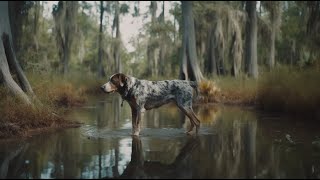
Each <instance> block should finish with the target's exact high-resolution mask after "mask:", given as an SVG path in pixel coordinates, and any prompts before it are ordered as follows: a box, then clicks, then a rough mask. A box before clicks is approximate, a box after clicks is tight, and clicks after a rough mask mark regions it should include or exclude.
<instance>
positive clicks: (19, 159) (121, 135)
mask: <svg viewBox="0 0 320 180" xmlns="http://www.w3.org/2000/svg"><path fill="white" fill-rule="evenodd" d="M120 104H121V98H119V96H116V95H112V96H102V97H95V98H91V99H90V102H89V103H88V105H87V106H85V107H83V108H75V109H73V110H72V111H71V112H70V113H69V114H68V115H67V118H69V119H73V120H78V121H81V122H83V123H84V125H83V126H82V127H81V128H72V129H64V130H58V131H54V132H50V133H43V134H40V135H36V136H34V137H31V138H28V139H24V140H16V141H11V142H0V147H1V148H0V178H320V148H317V147H316V146H313V145H312V142H314V141H315V140H317V139H320V128H319V125H318V124H315V123H312V122H310V121H309V120H308V119H305V120H304V119H293V118H287V117H283V116H280V115H274V114H273V115H272V114H266V113H261V112H255V111H253V110H252V109H250V108H240V107H230V106H217V105H201V106H196V107H194V109H195V112H196V114H197V116H198V117H199V119H200V120H201V121H202V122H201V128H200V133H199V135H198V136H187V135H186V134H185V133H184V132H185V131H186V130H187V128H188V127H189V125H190V122H189V119H188V118H186V117H184V115H183V114H181V113H180V111H179V109H178V108H176V107H175V106H173V105H166V106H163V107H161V108H158V109H156V110H150V111H147V112H146V114H145V117H144V120H143V122H142V124H143V128H142V131H141V135H140V137H139V138H134V137H132V136H131V135H130V133H131V111H130V108H129V106H128V104H127V103H126V102H124V106H123V107H121V105H120Z"/></svg>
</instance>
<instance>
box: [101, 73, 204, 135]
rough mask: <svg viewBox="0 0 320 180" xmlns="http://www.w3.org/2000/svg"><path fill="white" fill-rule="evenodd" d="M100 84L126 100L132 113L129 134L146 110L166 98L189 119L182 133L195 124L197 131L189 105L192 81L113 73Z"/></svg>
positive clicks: (135, 130)
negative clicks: (138, 77)
mask: <svg viewBox="0 0 320 180" xmlns="http://www.w3.org/2000/svg"><path fill="white" fill-rule="evenodd" d="M100 88H101V90H102V91H103V92H105V93H113V92H118V93H119V94H120V95H121V97H122V99H123V100H126V101H127V102H128V104H129V105H130V107H131V113H132V135H135V136H139V133H140V122H141V119H142V115H143V114H144V112H145V111H146V110H150V109H153V108H158V107H160V106H162V105H164V104H167V103H169V102H175V104H176V105H177V106H178V107H179V109H180V110H181V111H182V112H183V113H184V114H185V115H186V116H188V118H189V119H190V122H191V126H190V128H189V130H188V131H187V132H186V133H187V134H188V135H191V134H192V133H191V132H192V130H193V128H194V127H196V134H198V131H199V128H200V120H199V119H198V117H197V116H196V115H195V113H194V112H193V109H192V100H193V90H195V91H196V94H197V95H198V87H197V83H196V82H195V81H187V80H165V81H148V80H140V79H137V78H135V77H132V76H127V75H125V74H123V73H116V74H113V75H112V76H111V77H110V78H109V81H108V82H107V83H106V84H104V85H102V86H101V87H100Z"/></svg>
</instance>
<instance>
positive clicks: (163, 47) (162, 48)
mask: <svg viewBox="0 0 320 180" xmlns="http://www.w3.org/2000/svg"><path fill="white" fill-rule="evenodd" d="M160 23H161V24H162V25H163V26H164V25H165V21H164V1H163V4H162V14H161V18H160ZM165 36H166V35H165V32H163V31H162V32H161V35H160V37H161V39H160V52H159V74H160V75H164V73H165V72H164V70H165V67H164V65H165V62H164V61H165V54H166V37H165Z"/></svg>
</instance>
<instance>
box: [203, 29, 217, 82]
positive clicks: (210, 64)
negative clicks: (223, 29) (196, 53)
mask: <svg viewBox="0 0 320 180" xmlns="http://www.w3.org/2000/svg"><path fill="white" fill-rule="evenodd" d="M208 34H209V45H208V50H207V53H208V56H207V63H206V66H205V69H206V71H207V73H208V74H210V75H214V76H216V75H217V62H216V56H215V50H214V30H213V27H211V30H210V32H209V33H208Z"/></svg>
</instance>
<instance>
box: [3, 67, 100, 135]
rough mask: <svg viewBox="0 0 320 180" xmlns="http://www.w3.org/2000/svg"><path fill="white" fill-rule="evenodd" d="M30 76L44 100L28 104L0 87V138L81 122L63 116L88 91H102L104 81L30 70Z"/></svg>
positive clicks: (36, 91) (89, 92) (37, 95)
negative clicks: (31, 104)
mask: <svg viewBox="0 0 320 180" xmlns="http://www.w3.org/2000/svg"><path fill="white" fill-rule="evenodd" d="M27 77H28V79H29V81H30V84H31V86H32V88H33V90H34V93H35V95H36V97H37V99H38V100H39V101H40V102H41V104H35V105H34V106H28V105H26V104H24V103H22V102H21V101H20V100H19V99H17V98H15V97H13V96H11V94H10V93H9V91H8V90H7V89H6V88H4V87H0V117H1V118H0V138H5V137H12V136H25V135H28V133H29V132H30V131H31V130H35V129H44V128H59V127H74V126H79V123H78V122H74V121H69V120H66V119H64V118H63V114H64V113H65V112H66V111H67V110H68V108H70V107H73V106H81V105H82V104H84V103H85V102H86V101H87V96H88V95H89V94H96V93H98V92H100V88H99V87H100V86H101V84H103V81H104V80H103V79H97V78H95V77H92V76H85V77H81V76H80V75H78V76H75V75H74V74H72V75H69V76H65V77H63V76H61V75H57V74H40V75H39V74H33V73H27Z"/></svg>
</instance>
